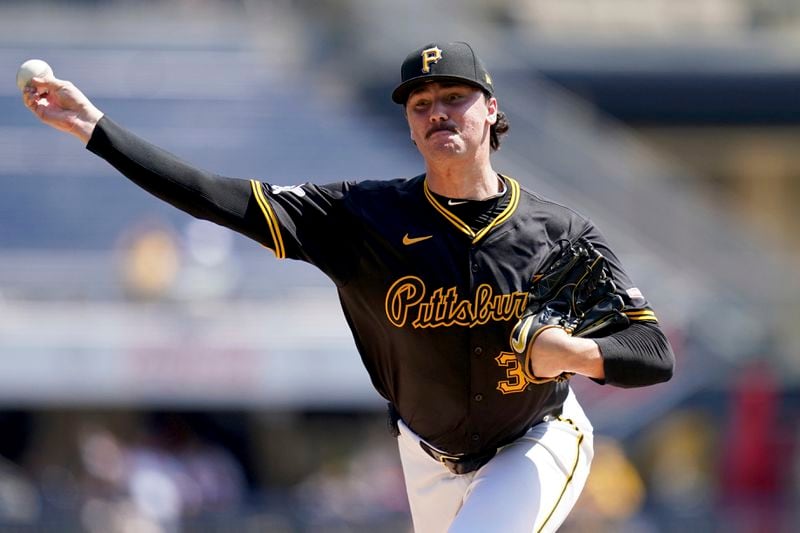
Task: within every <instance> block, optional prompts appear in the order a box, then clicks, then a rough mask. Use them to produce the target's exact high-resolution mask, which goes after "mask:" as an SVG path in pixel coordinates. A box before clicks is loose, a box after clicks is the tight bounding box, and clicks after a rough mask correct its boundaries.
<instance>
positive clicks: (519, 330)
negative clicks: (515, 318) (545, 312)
mask: <svg viewBox="0 0 800 533" xmlns="http://www.w3.org/2000/svg"><path fill="white" fill-rule="evenodd" d="M531 324H533V315H531V316H529V317H528V318H526V319H525V320H524V321H523V322H522V324H517V327H515V328H514V330H515V331H512V332H511V338H510V339H509V341H510V344H511V349H512V350H514V352H516V353H519V354H522V353H525V345H526V344H528V330H529V329H531ZM514 333H516V335H514Z"/></svg>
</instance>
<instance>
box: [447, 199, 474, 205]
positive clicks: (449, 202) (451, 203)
mask: <svg viewBox="0 0 800 533" xmlns="http://www.w3.org/2000/svg"><path fill="white" fill-rule="evenodd" d="M468 201H469V200H461V201H453V200H447V205H461V204H465V203H467V202H468Z"/></svg>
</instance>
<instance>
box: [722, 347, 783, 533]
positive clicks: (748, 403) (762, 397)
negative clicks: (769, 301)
mask: <svg viewBox="0 0 800 533" xmlns="http://www.w3.org/2000/svg"><path fill="white" fill-rule="evenodd" d="M739 376H740V378H739V380H738V382H736V383H734V384H733V388H732V390H731V392H730V420H729V425H728V428H727V432H726V437H725V441H726V446H725V448H724V450H723V451H724V454H723V457H722V467H721V470H720V488H721V494H720V496H721V499H722V502H723V505H724V507H725V509H726V514H727V515H729V516H732V517H735V519H734V520H733V524H735V527H734V528H733V530H735V531H741V532H748V533H749V532H753V533H755V532H760V531H777V530H778V529H779V521H780V520H781V517H780V513H779V512H778V511H779V510H780V508H781V505H782V502H783V498H784V496H785V495H784V494H783V483H782V481H783V480H782V479H781V475H782V471H783V465H784V462H785V455H784V453H782V450H781V449H780V447H781V445H780V438H779V437H780V431H781V427H782V426H783V424H781V421H780V415H779V409H780V391H779V388H778V385H777V383H776V382H775V379H774V377H773V373H772V369H771V368H770V367H769V365H768V363H767V362H766V361H763V360H755V361H752V362H751V363H749V364H748V365H746V366H745V368H743V369H742V371H741V372H740V373H739Z"/></svg>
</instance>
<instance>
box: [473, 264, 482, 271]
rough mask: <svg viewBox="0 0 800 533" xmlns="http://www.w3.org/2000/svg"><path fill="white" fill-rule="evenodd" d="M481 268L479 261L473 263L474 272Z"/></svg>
mask: <svg viewBox="0 0 800 533" xmlns="http://www.w3.org/2000/svg"><path fill="white" fill-rule="evenodd" d="M480 268H481V267H479V266H478V264H477V263H472V271H473V272H477V271H478V270H480Z"/></svg>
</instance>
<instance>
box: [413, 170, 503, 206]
mask: <svg viewBox="0 0 800 533" xmlns="http://www.w3.org/2000/svg"><path fill="white" fill-rule="evenodd" d="M425 178H426V180H427V182H428V188H429V189H430V190H431V191H433V192H435V193H436V194H440V195H442V196H446V197H447V198H457V199H464V200H484V199H486V198H489V197H490V196H493V195H495V194H497V192H498V191H499V190H500V187H501V183H500V179H499V178H498V175H497V172H495V171H494V169H493V168H492V165H491V164H490V163H489V162H488V161H487V162H486V164H484V165H468V166H461V165H453V164H448V165H436V164H434V163H430V162H429V163H428V164H427V165H426V175H425Z"/></svg>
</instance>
